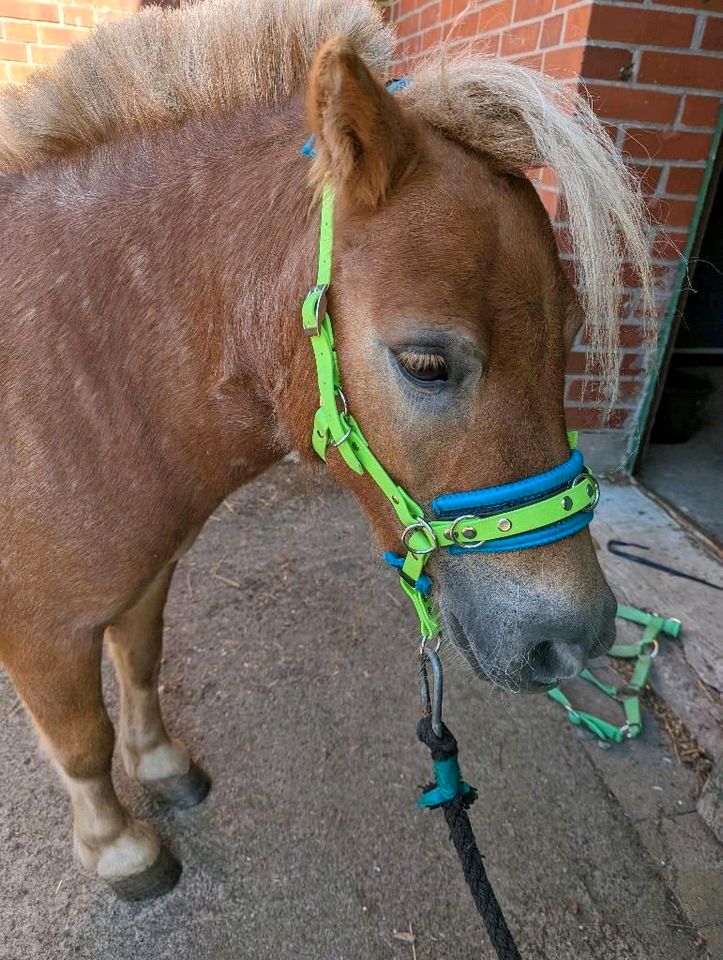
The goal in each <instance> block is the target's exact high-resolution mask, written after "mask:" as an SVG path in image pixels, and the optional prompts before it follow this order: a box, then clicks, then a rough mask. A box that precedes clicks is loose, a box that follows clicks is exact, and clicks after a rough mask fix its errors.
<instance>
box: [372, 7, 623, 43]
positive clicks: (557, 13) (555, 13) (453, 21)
mask: <svg viewBox="0 0 723 960" xmlns="http://www.w3.org/2000/svg"><path fill="white" fill-rule="evenodd" d="M438 2H439V0H433V3H438ZM433 3H429V4H427V5H426V6H424V7H420V8H419V9H417V10H413V11H412V12H411V13H407V14H405V15H404V16H403V17H400V18H399V19H398V20H392V21H391V25H392V26H393V27H395V28H396V27H400V26H402V25H403V23H404V21H405V20H411V19H412V17H416V16H417V15H418V14H420V13H422V12H423V11H424V10H427V9H429V7H431V6H432V5H433ZM636 6H638V4H636ZM587 7H592V2H591V0H581V2H578V3H571V4H569V5H568V6H567V7H565V8H564V9H562V10H551V11H550V12H549V13H545V14H543V15H542V16H537V17H529V18H528V19H527V20H510V21H508V22H507V23H505V24H500V25H499V27H494V28H492V30H491V31H490V30H488V31H486V32H487V33H490V32H495V31H499V30H503V29H510V28H514V27H525V26H528V25H529V24H531V23H540V24H541V23H544V22H545V20H549V19H551V18H552V17H563V21H567V15H568V13H570V12H573V11H575V10H583V9H585V8H587ZM484 9H485V8H482V9H480V10H479V11H478V13H479V14H480V16H481V15H482V13H484ZM474 12H475V11H474V10H470V13H474ZM463 20H464V14H463V15H462V16H457V17H447V18H446V19H445V20H435V21H434V23H430V24H428V25H427V26H426V27H423V28H421V29H420V30H415V31H414V33H413V34H408V36H415V37H416V36H419V35H421V34H423V33H425V32H426V31H428V30H434V29H436V28H437V27H446V26H450V27H452V26H455V25H457V24H460V23H462V21H463ZM479 36H481V34H480V33H475V34H472V35H471V36H468V37H459V38H458V39H459V40H466V41H470V40H474V39H475V38H477V37H479Z"/></svg>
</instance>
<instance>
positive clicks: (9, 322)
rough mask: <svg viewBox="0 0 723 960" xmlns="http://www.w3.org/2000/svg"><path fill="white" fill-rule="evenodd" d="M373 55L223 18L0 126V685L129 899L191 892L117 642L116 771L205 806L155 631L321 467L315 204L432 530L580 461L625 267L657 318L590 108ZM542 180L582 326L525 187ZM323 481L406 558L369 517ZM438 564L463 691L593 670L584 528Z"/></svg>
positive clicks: (99, 41) (607, 622)
mask: <svg viewBox="0 0 723 960" xmlns="http://www.w3.org/2000/svg"><path fill="white" fill-rule="evenodd" d="M391 52H392V37H391V35H390V34H389V32H388V30H387V29H386V28H385V27H384V26H383V24H382V22H381V20H380V17H379V14H378V12H377V11H376V8H375V7H374V5H373V4H372V3H371V2H370V0H315V2H309V0H210V2H208V3H205V4H199V5H197V6H191V7H186V8H184V9H182V10H181V11H178V12H171V13H164V12H161V11H159V10H157V9H149V10H147V11H145V12H143V13H141V14H140V15H138V16H136V17H133V18H131V19H129V20H127V21H124V22H121V23H116V24H113V25H110V26H105V27H101V28H99V29H98V30H97V31H96V32H95V34H94V35H93V37H92V38H91V39H90V41H89V42H88V43H87V44H82V45H79V46H77V47H72V48H71V49H70V50H69V51H68V52H67V54H66V55H65V57H64V59H63V60H61V62H60V63H59V64H58V66H57V67H55V68H54V69H53V70H52V71H50V72H48V73H46V74H42V75H40V76H39V77H37V78H33V80H31V81H30V82H29V83H28V84H27V85H26V86H25V87H22V88H18V89H12V90H8V91H7V92H5V93H3V94H2V97H0V169H2V171H3V173H2V175H0V198H1V200H2V206H1V208H0V222H1V224H2V233H1V236H2V240H1V245H2V246H1V249H2V258H1V263H2V267H1V268H0V269H1V271H2V283H1V284H0V291H1V292H0V303H1V308H0V324H1V326H0V344H1V345H2V346H1V349H0V404H1V408H0V409H1V420H0V423H1V426H0V430H1V431H2V448H3V456H2V460H1V461H0V489H2V498H1V499H0V611H1V612H0V659H1V660H2V663H3V664H4V666H5V668H6V670H7V671H8V673H9V675H10V677H11V678H12V680H13V682H14V684H15V686H16V688H17V690H18V692H19V694H20V696H21V697H22V699H23V701H24V703H25V705H26V706H27V709H28V711H29V712H30V714H31V716H32V718H33V720H34V723H35V725H36V727H37V729H38V731H39V734H40V736H41V738H42V740H43V742H44V743H45V745H46V747H47V749H48V751H49V753H50V756H51V757H52V759H53V761H54V763H55V765H56V766H57V768H58V770H59V772H60V774H61V776H62V777H63V780H64V781H65V783H66V785H67V788H68V791H69V793H70V796H71V801H72V805H73V813H74V818H75V849H76V852H77V854H78V856H79V858H80V860H81V862H82V864H83V865H84V866H85V867H86V868H88V869H89V870H91V871H94V872H95V873H96V874H97V875H98V876H100V877H103V878H104V879H106V880H108V881H110V882H111V883H113V884H114V886H115V887H116V889H117V890H118V891H119V892H120V893H121V894H123V895H125V896H129V897H143V896H150V895H154V894H157V893H159V892H162V891H163V890H165V889H167V888H168V887H170V886H171V885H172V883H173V882H175V879H176V878H177V876H178V872H179V870H180V867H179V866H178V865H177V864H176V863H175V862H174V861H173V860H172V858H171V857H170V855H168V854H166V853H165V852H164V851H163V850H162V849H161V845H160V842H159V840H158V837H157V835H156V833H155V832H154V831H153V830H152V829H151V827H150V826H148V825H147V824H143V823H140V822H138V821H136V820H134V819H133V818H132V817H131V816H130V815H129V814H128V812H127V811H126V810H125V809H123V807H122V806H121V805H120V803H119V802H118V799H117V797H116V794H115V792H114V788H113V784H112V781H111V772H110V771H111V756H112V753H113V747H114V731H113V727H112V725H111V722H110V720H109V718H108V714H107V712H106V709H105V707H104V704H103V698H102V693H101V684H100V666H101V656H102V650H103V643H104V641H105V642H106V644H107V649H108V650H109V652H110V655H111V657H112V658H113V661H114V663H115V666H116V669H117V674H118V679H119V683H120V688H121V720H120V729H119V744H120V750H121V754H122V758H123V763H124V765H125V769H126V771H127V773H128V774H129V775H130V776H131V777H135V778H137V779H138V780H140V781H142V782H143V783H145V784H146V785H147V786H148V787H150V788H151V789H153V790H154V791H156V792H157V793H159V794H161V795H163V796H165V797H166V798H168V799H169V800H171V801H172V802H176V803H179V804H186V805H190V804H193V803H196V802H198V801H199V800H201V799H202V798H203V796H204V795H205V792H206V790H207V789H208V781H207V779H206V777H205V775H204V774H203V773H202V772H201V771H200V770H199V769H198V768H197V767H196V766H195V765H194V764H193V763H192V762H191V759H190V757H189V754H188V751H187V750H186V748H185V747H184V746H183V744H181V743H179V742H177V741H172V740H170V739H169V737H168V734H167V732H166V729H165V727H164V724H163V719H162V717H161V712H160V707H159V701H158V693H157V679H158V669H159V662H160V657H161V634H162V625H163V607H164V603H165V600H166V594H167V591H168V586H169V583H170V580H171V577H172V574H173V569H174V565H175V563H176V561H177V560H178V558H179V557H180V556H181V554H182V553H183V552H184V551H185V550H187V549H188V547H189V546H190V544H191V543H192V542H193V539H194V537H195V536H196V535H197V533H198V531H199V530H200V528H201V527H202V525H203V523H204V521H205V520H206V519H207V517H208V516H209V514H210V513H211V512H212V511H213V510H214V509H215V508H216V507H217V506H218V504H219V503H220V502H221V501H222V499H223V498H224V497H225V496H227V495H228V494H229V493H230V492H231V491H232V490H234V489H235V488H237V487H238V486H239V485H240V484H243V483H246V482H248V481H249V480H251V479H252V478H254V477H255V476H257V475H258V474H259V473H260V472H261V471H262V470H265V469H266V468H267V467H268V466H269V465H271V464H272V463H274V462H275V461H277V460H279V458H281V457H283V456H284V455H285V454H287V453H288V452H290V451H292V450H298V451H300V453H301V454H302V455H304V456H311V450H310V443H309V438H310V434H311V423H312V418H313V414H314V411H315V409H316V404H317V393H316V386H315V375H314V369H313V363H312V357H311V351H310V349H309V344H308V341H307V340H306V339H305V338H304V337H303V335H302V331H301V324H300V317H299V308H300V304H301V301H302V299H303V297H304V294H305V293H306V291H307V289H308V288H309V286H310V285H311V284H312V282H313V278H314V273H315V269H316V254H317V242H318V232H319V208H318V186H319V184H320V182H321V181H322V179H324V178H328V179H329V180H330V181H331V182H332V183H333V185H334V187H335V189H336V194H337V209H336V245H335V250H334V257H335V261H334V284H333V296H332V300H331V310H332V315H333V317H334V322H335V330H336V332H337V337H338V346H339V354H340V359H341V364H342V374H343V379H344V384H345V386H346V387H347V390H348V398H349V403H350V407H351V409H352V411H353V413H354V415H355V417H356V418H357V419H358V421H359V423H360V425H361V427H362V429H363V430H364V433H365V435H366V437H367V438H368V440H369V441H370V443H371V446H372V448H373V449H374V451H375V453H376V454H377V456H378V457H379V458H380V460H381V461H382V463H384V465H385V466H386V468H387V469H388V470H389V471H390V473H391V474H392V475H393V476H394V477H395V478H396V480H397V481H398V482H400V483H401V484H403V485H404V486H405V487H406V488H407V489H408V490H409V491H410V492H411V494H412V495H413V496H414V497H415V498H416V499H417V500H418V501H419V502H420V503H422V504H428V503H429V501H431V499H432V498H434V497H435V496H437V495H439V494H441V493H444V492H448V491H452V490H464V489H469V488H479V487H482V486H487V485H491V484H498V483H503V482H506V481H512V480H515V479H519V478H521V477H524V476H527V475H529V474H533V473H536V472H538V471H542V470H545V469H547V468H549V467H551V466H553V465H555V464H557V463H559V462H561V461H563V460H565V459H566V457H567V453H568V451H567V445H566V437H565V423H564V416H563V402H562V401H563V375H564V369H565V358H566V354H567V352H568V349H569V347H570V344H571V343H572V341H573V338H574V337H575V335H576V333H577V331H578V328H579V327H580V324H581V321H582V319H583V316H584V315H586V317H587V320H588V323H589V329H590V336H591V339H592V343H593V349H594V350H596V351H597V355H598V366H599V367H600V368H601V369H602V370H603V371H604V373H605V374H606V377H607V382H608V385H609V386H610V390H611V396H612V395H613V393H614V382H615V365H616V340H615V329H616V317H617V314H618V305H619V303H618V301H619V293H618V291H619V278H618V274H619V270H620V268H621V265H622V263H623V260H624V258H625V257H626V256H627V257H628V258H629V259H631V260H632V262H633V265H634V267H635V268H636V269H637V270H638V272H639V274H640V275H641V279H642V286H643V289H644V291H645V294H646V297H647V298H648V301H649V298H650V284H649V278H650V275H649V267H648V264H647V259H646V239H645V235H644V227H643V221H642V218H641V215H640V209H641V208H640V201H639V199H638V196H637V194H636V192H635V190H634V188H633V187H632V186H631V183H630V181H629V179H628V177H627V174H626V173H625V170H624V168H623V166H622V164H621V162H620V160H619V158H618V157H617V156H616V155H615V153H614V151H613V148H612V146H611V145H610V142H609V140H608V138H607V136H606V134H605V132H604V131H603V130H602V129H601V127H600V126H599V125H598V123H597V121H596V120H595V119H594V117H593V116H592V114H591V113H590V111H589V109H588V108H587V106H586V104H585V103H584V101H583V100H581V99H580V98H579V97H577V96H576V95H575V94H574V93H572V92H570V91H567V90H565V89H564V88H562V87H558V86H557V85H556V84H555V83H553V82H552V81H551V80H549V79H546V78H544V77H542V76H540V75H538V74H536V73H532V72H531V71H528V70H525V69H522V68H520V67H516V66H512V65H509V64H505V63H498V62H495V61H490V60H485V59H483V58H480V57H477V58H469V59H467V60H465V61H463V62H457V63H446V64H439V65H436V66H435V65H428V66H426V67H424V68H422V69H420V70H419V71H418V72H417V73H416V74H415V75H414V76H413V78H412V82H411V84H410V85H409V86H408V87H407V88H406V89H405V90H404V91H402V92H401V93H400V94H399V95H398V96H396V97H395V96H392V95H390V94H389V93H388V92H387V91H386V89H385V87H384V85H383V82H382V81H383V80H384V79H386V78H387V77H388V76H389V72H390V64H391ZM304 97H305V98H306V108H305V107H304ZM310 131H313V132H314V133H315V134H316V138H317V148H318V153H317V158H316V160H315V161H314V162H313V164H312V163H311V162H310V161H309V160H308V159H307V158H306V157H304V156H302V155H301V154H300V152H299V146H300V145H301V144H303V143H304V141H305V140H306V139H307V136H308V135H309V132H310ZM543 165H547V166H550V167H552V168H553V169H554V170H555V172H556V174H557V177H558V179H559V181H560V184H561V186H562V188H563V190H564V191H565V194H566V202H567V209H568V214H569V219H570V225H571V235H572V242H573V247H574V251H575V253H576V255H577V262H578V264H579V270H580V289H581V294H580V299H579V300H578V299H577V298H576V296H575V293H574V291H573V288H572V287H571V285H570V283H569V282H568V280H567V279H566V277H565V274H564V273H563V270H562V268H561V265H560V262H559V259H558V253H557V249H556V245H555V240H554V237H553V233H552V229H551V226H550V223H549V221H548V218H547V216H546V214H545V211H544V209H543V207H542V205H541V203H540V201H539V199H538V198H537V195H536V193H535V191H534V189H533V187H532V186H531V184H530V183H529V181H528V180H527V179H526V177H525V176H524V173H525V171H526V170H528V169H530V168H534V167H540V166H543ZM648 301H646V303H645V304H644V305H643V306H644V308H645V307H647V306H648V305H649V302H648ZM329 467H330V469H331V470H332V472H333V473H335V474H337V475H338V477H339V479H340V480H341V481H342V482H343V483H346V484H349V485H350V486H351V487H352V488H353V489H354V492H355V493H356V494H357V496H358V497H359V499H360V501H361V504H362V507H363V508H364V511H365V512H366V514H367V516H368V518H369V521H370V523H371V525H372V527H373V528H374V532H375V534H376V536H377V538H378V540H379V541H380V543H381V544H383V545H384V546H385V547H387V548H398V536H399V528H398V525H397V522H396V520H395V518H394V516H393V515H392V513H391V511H390V510H389V508H388V505H387V504H386V502H385V501H384V500H383V499H382V498H381V497H380V496H379V494H378V492H377V490H376V488H374V486H373V485H372V484H371V483H370V482H368V481H367V480H364V479H359V478H356V477H355V475H354V474H352V473H351V472H350V471H348V470H347V469H346V468H345V467H344V465H343V464H342V463H341V462H340V460H338V459H337V458H336V457H335V456H334V455H332V456H331V458H330V463H329ZM432 563H433V572H434V576H435V583H436V585H437V586H436V589H437V592H438V600H439V602H440V604H441V608H442V613H443V617H444V622H445V626H446V630H447V632H448V635H449V636H450V638H451V639H452V640H453V641H454V642H455V643H456V644H458V645H459V646H460V647H461V648H462V649H463V650H464V651H465V653H466V655H467V657H468V659H469V661H470V663H471V664H472V665H473V667H474V669H475V670H476V671H477V672H478V673H479V674H480V676H485V677H488V678H492V679H494V680H497V681H499V682H501V683H504V684H506V685H507V686H509V687H510V688H513V689H530V688H535V687H538V688H539V687H545V686H547V685H549V684H552V683H554V682H556V681H557V680H558V679H560V678H563V677H569V676H571V675H573V674H575V673H576V672H577V671H578V670H579V669H580V667H581V665H582V664H583V662H584V660H585V657H586V656H587V655H588V653H590V652H591V651H592V652H597V651H600V650H602V649H603V648H605V647H606V646H607V645H608V644H609V643H610V642H611V640H612V636H613V631H614V627H613V618H614V611H615V603H614V600H613V597H612V595H611V593H610V590H609V588H608V587H607V585H606V583H605V581H604V579H603V576H602V573H601V571H600V568H599V566H598V563H597V560H596V557H595V553H594V550H593V547H592V544H591V540H590V536H589V534H588V533H587V532H581V533H578V534H576V535H575V536H573V537H570V538H568V539H566V540H562V541H560V542H558V543H554V544H550V545H547V546H545V547H541V548H539V549H535V550H526V551H520V552H517V553H505V554H494V555H492V556H485V555H483V554H476V555H474V556H473V557H472V556H468V557H465V558H464V560H463V561H461V562H458V558H454V557H448V558H446V559H439V560H435V561H433V562H432ZM492 621H494V624H495V629H494V632H493V631H492V630H491V627H490V624H491V623H492Z"/></svg>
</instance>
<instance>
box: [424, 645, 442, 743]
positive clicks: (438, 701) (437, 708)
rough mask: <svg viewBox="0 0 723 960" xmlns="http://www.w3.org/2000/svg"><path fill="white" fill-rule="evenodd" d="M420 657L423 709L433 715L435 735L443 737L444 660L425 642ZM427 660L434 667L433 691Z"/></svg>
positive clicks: (428, 714) (426, 714)
mask: <svg viewBox="0 0 723 960" xmlns="http://www.w3.org/2000/svg"><path fill="white" fill-rule="evenodd" d="M425 639H426V638H425ZM419 658H420V663H419V697H420V700H421V701H422V709H423V710H424V714H425V716H431V718H432V730H433V731H434V734H435V736H437V737H441V736H442V734H443V733H444V725H443V723H442V698H443V696H444V675H443V673H442V661H441V660H440V659H439V657H438V656H437V653H436V651H434V650H430V649H429V648H428V647H427V646H425V644H424V643H423V644H422V646H421V647H420V650H419ZM427 661H429V666H431V668H432V676H433V678H434V690H433V691H430V689H429V677H428V675H427Z"/></svg>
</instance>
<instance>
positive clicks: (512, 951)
mask: <svg viewBox="0 0 723 960" xmlns="http://www.w3.org/2000/svg"><path fill="white" fill-rule="evenodd" d="M417 736H418V737H419V739H420V740H421V741H422V743H424V744H425V745H426V746H427V747H429V750H430V752H431V754H432V759H433V760H447V759H449V758H451V757H454V756H456V755H457V741H456V740H455V738H454V735H453V734H452V733H451V732H450V731H449V730H448V729H447V727H446V726H444V725H443V729H442V735H441V736H439V737H438V736H437V735H436V734H435V733H434V731H433V730H432V721H431V717H429V716H424V717H422V719H421V720H420V721H419V725H418V727H417ZM475 798H476V794H475V793H474V791H473V792H472V793H470V794H469V795H467V796H461V795H460V794H458V795H457V796H456V797H454V798H453V799H452V800H447V801H446V802H445V803H442V804H441V807H442V810H443V812H444V819H445V820H446V821H447V826H448V827H449V835H450V838H451V840H452V843H453V844H454V846H455V849H456V851H457V854H458V856H459V859H460V862H461V864H462V871H463V873H464V878H465V880H466V881H467V885H468V886H469V889H470V892H471V893H472V899H473V900H474V902H475V906H476V907H477V910H478V911H479V914H480V916H481V917H482V922H483V923H484V925H485V929H486V931H487V935H488V936H489V938H490V940H491V942H492V946H493V947H494V948H495V951H496V953H497V956H498V958H499V960H521V957H520V953H519V951H518V949H517V947H516V945H515V941H514V940H513V939H512V934H511V933H510V930H509V927H508V926H507V922H506V920H505V918H504V915H503V913H502V908H501V907H500V905H499V903H498V902H497V897H496V896H495V893H494V890H493V889H492V885H491V883H490V881H489V878H488V876H487V871H486V870H485V867H484V862H483V860H482V854H481V853H480V852H479V847H478V846H477V841H476V840H475V837H474V833H473V831H472V825H471V824H470V822H469V816H468V814H467V808H468V807H469V806H470V804H472V803H473V802H474V800H475Z"/></svg>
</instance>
